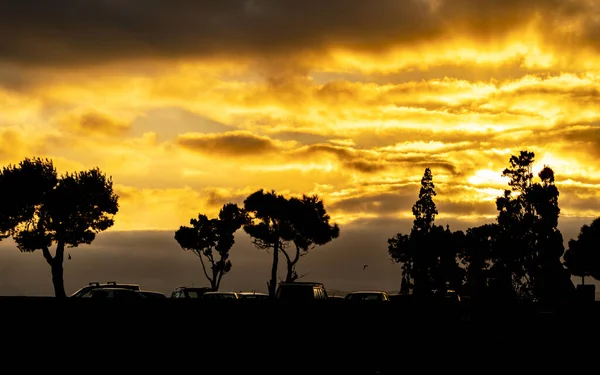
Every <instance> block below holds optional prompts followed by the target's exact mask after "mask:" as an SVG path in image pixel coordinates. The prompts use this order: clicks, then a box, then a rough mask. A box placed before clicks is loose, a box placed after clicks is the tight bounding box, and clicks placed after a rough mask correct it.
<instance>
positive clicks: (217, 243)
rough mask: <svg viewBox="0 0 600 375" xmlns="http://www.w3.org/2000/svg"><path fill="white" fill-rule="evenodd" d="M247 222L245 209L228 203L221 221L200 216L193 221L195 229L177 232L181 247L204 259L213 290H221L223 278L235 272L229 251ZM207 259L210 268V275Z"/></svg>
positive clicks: (221, 212)
mask: <svg viewBox="0 0 600 375" xmlns="http://www.w3.org/2000/svg"><path fill="white" fill-rule="evenodd" d="M247 222H248V217H247V215H246V213H245V212H244V210H242V209H240V208H239V207H238V206H237V205H236V204H233V203H228V204H225V205H224V206H223V208H221V211H220V212H219V217H218V218H216V219H209V218H208V217H207V216H206V215H202V214H200V215H198V219H191V220H190V224H191V227H185V226H182V227H180V228H179V229H178V230H177V231H176V232H175V240H176V241H177V243H179V246H181V248H182V249H184V250H189V251H192V252H193V253H194V254H196V256H198V258H199V259H200V262H201V263H202V271H203V272H204V276H205V277H206V279H207V280H208V282H209V283H210V287H211V289H212V290H213V291H217V290H219V286H220V285H221V280H222V279H223V276H224V275H225V274H226V273H228V272H229V271H230V270H231V261H230V260H229V250H231V248H232V247H233V244H234V243H235V239H234V233H235V232H236V231H237V230H238V229H240V228H241V227H242V226H243V225H244V224H246V223H247ZM217 255H218V258H217ZM204 258H206V260H207V262H208V263H209V265H210V270H211V274H210V275H209V274H208V272H207V270H206V265H205V263H204Z"/></svg>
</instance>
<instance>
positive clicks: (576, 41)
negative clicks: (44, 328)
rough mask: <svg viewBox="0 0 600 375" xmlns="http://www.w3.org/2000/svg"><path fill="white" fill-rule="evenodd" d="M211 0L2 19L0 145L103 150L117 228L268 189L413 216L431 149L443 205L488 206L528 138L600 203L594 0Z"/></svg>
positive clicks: (78, 160)
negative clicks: (138, 10) (50, 25)
mask: <svg viewBox="0 0 600 375" xmlns="http://www.w3.org/2000/svg"><path fill="white" fill-rule="evenodd" d="M66 1H67V0H64V1H63V2H66ZM132 3H134V2H132ZM200 3H203V4H206V3H208V2H198V5H193V4H194V3H192V2H186V3H185V4H184V5H182V6H181V7H179V8H178V9H172V6H168V5H167V2H164V4H165V5H164V6H163V7H165V9H167V11H170V12H172V15H171V16H170V17H169V21H164V20H162V21H160V22H159V21H158V20H159V19H160V18H159V17H160V14H161V13H162V12H164V11H165V10H164V9H159V8H160V6H156V5H153V6H151V7H149V8H148V9H147V10H145V11H144V12H142V14H140V15H138V16H136V17H135V18H136V19H139V20H136V21H132V22H133V24H132V25H129V26H123V25H120V24H118V23H117V21H109V20H108V19H106V20H104V21H103V20H102V19H100V20H98V21H97V23H95V24H97V25H98V30H102V31H103V32H106V33H107V35H111V37H110V38H111V39H110V40H111V41H112V42H103V41H102V40H93V38H94V34H93V33H90V35H87V32H86V33H84V34H85V35H78V32H79V30H78V29H77V27H78V25H79V24H85V23H86V22H85V19H84V20H79V21H77V20H75V21H74V20H67V19H65V20H64V25H63V24H62V23H55V24H56V25H59V26H56V28H57V29H56V30H55V31H56V32H50V31H48V30H47V28H46V27H45V24H44V20H43V19H42V18H43V17H42V15H41V14H43V11H44V10H43V9H40V10H39V12H40V14H39V15H36V14H37V13H36V12H35V11H33V14H30V16H31V20H29V21H26V22H23V25H22V26H19V25H17V24H12V25H8V26H7V27H10V28H11V30H12V32H11V33H10V34H7V33H2V30H3V26H0V35H3V36H0V39H2V40H0V45H3V46H4V47H3V48H4V50H6V51H8V53H3V56H2V57H0V68H2V72H0V145H1V150H2V152H0V162H1V163H2V164H8V163H15V162H18V161H20V160H21V159H23V158H24V157H27V156H29V157H31V156H41V157H48V158H52V159H53V160H54V162H55V164H56V165H57V167H58V169H59V171H60V172H66V171H73V170H77V169H82V168H92V167H95V166H99V167H100V168H101V169H102V170H103V171H105V172H106V173H108V174H110V175H112V176H113V179H114V181H115V184H116V186H117V192H118V193H119V195H120V207H121V209H120V212H119V214H118V216H117V218H116V224H115V226H114V228H113V229H115V230H136V229H167V230H171V229H175V228H177V227H178V226H179V225H182V224H185V223H187V222H188V220H189V218H190V217H193V216H195V215H197V214H198V212H203V213H206V214H208V215H214V214H216V213H217V212H218V209H219V208H220V206H222V205H223V204H224V203H226V202H229V201H232V202H236V203H241V202H242V201H243V200H244V198H245V196H247V195H248V194H249V193H251V192H252V191H255V190H257V189H261V188H263V189H266V190H271V189H274V190H276V191H277V192H280V193H285V194H287V195H300V194H303V193H306V194H313V193H315V194H319V195H321V196H323V197H324V199H325V203H326V207H327V208H328V210H329V211H330V212H331V214H332V217H333V218H334V219H335V220H337V221H338V222H339V223H341V224H344V223H351V222H353V221H355V220H357V219H365V218H374V217H375V218H376V217H386V218H390V219H395V218H406V217H410V216H411V215H412V214H411V206H412V204H413V203H414V201H415V200H416V198H417V195H418V183H419V180H420V177H421V176H422V174H423V171H424V169H425V168H426V167H430V168H431V169H432V171H433V178H434V183H435V184H436V188H437V190H438V196H437V201H436V202H438V209H439V211H440V216H439V217H440V218H457V219H464V220H468V221H474V222H487V221H489V220H493V217H494V215H495V214H494V212H495V204H494V199H495V197H496V196H498V195H499V194H501V193H502V190H503V189H504V188H506V187H507V180H506V178H503V177H502V170H503V169H504V168H506V167H507V166H508V159H509V157H510V155H511V153H513V154H514V153H517V152H518V151H520V150H524V149H527V150H530V151H534V152H535V153H536V163H535V172H536V173H537V172H538V171H539V170H540V169H541V168H542V167H543V166H544V165H549V166H550V167H552V168H553V169H554V170H555V172H556V179H557V185H558V186H559V189H560V192H561V195H560V199H561V203H560V206H561V210H562V213H561V214H562V215H563V216H577V217H590V218H592V217H596V216H598V215H599V214H600V203H598V202H599V200H598V198H599V192H600V164H599V163H598V156H599V155H600V133H599V130H598V124H599V123H600V122H599V121H600V102H599V100H598V99H599V98H600V94H599V92H600V57H599V56H598V51H599V50H600V38H599V37H598V35H600V27H599V26H598V25H599V24H598V22H597V21H598V20H597V18H594V17H595V15H597V14H600V9H598V5H597V4H596V2H591V1H584V0H569V1H560V2H558V1H541V0H537V1H529V2H519V1H508V2H504V1H495V0H486V1H482V2H481V3H482V4H481V6H477V7H475V6H473V5H472V4H473V2H472V1H468V0H445V1H436V2H435V4H436V5H432V4H433V2H430V1H425V0H411V1H408V0H407V1H401V2H397V1H383V0H382V1H377V2H374V4H370V2H366V1H365V2H360V1H354V0H352V1H348V2H347V3H346V2H339V1H331V2H327V4H326V5H325V4H323V5H319V4H320V3H319V2H315V1H308V2H307V4H306V8H303V10H302V11H300V10H298V9H296V8H295V7H294V6H293V3H292V2H290V1H281V2H279V1H277V2H276V1H265V2H253V1H233V2H232V3H231V4H228V9H227V11H226V10H225V6H224V5H223V7H221V6H220V5H214V6H213V5H211V6H208V5H200ZM224 3H226V2H224ZM280 3H286V4H287V5H288V6H290V9H289V10H286V9H284V6H283V5H281V4H280ZM298 3H300V2H298ZM375 3H376V4H375ZM102 4H103V5H102ZM109 4H112V2H111V3H104V2H102V3H101V2H98V4H97V5H94V6H93V7H98V8H101V7H118V5H116V2H115V5H109ZM484 4H485V6H484ZM129 7H130V6H129V5H123V6H122V7H121V8H120V9H119V10H115V9H113V11H119V12H121V11H122V12H123V14H124V15H125V14H128V12H129V11H131V9H129ZM340 8H344V9H345V10H344V12H345V14H346V16H344V17H342V15H341V11H340V10H339V9H340ZM1 11H2V7H1V6H0V12H1ZM10 11H14V12H17V10H15V9H12V8H11V9H9V10H7V12H10ZM211 12H212V13H211ZM88 13H89V14H93V13H94V12H93V10H92V11H90V12H85V14H86V15H87V14H88ZM155 13H156V14H155ZM74 14H76V12H75V13H74ZM190 14H195V15H196V16H195V17H191V18H190V16H189V15H190ZM377 15H379V16H377ZM38 16H39V17H38ZM47 17H52V14H48V15H47ZM56 17H67V16H65V15H62V16H59V15H56ZM73 17H74V18H75V16H73ZM82 17H84V18H85V17H86V16H85V15H82ZM207 20H213V21H211V22H212V23H210V22H208V21H207ZM14 22H16V21H14ZM9 23H10V22H9ZM205 23H207V24H209V25H208V26H204V27H200V26H197V25H202V24H205ZM221 23H222V24H221ZM299 23H303V24H304V23H306V27H302V28H301V27H298V25H299ZM159 24H160V26H161V27H162V28H164V30H167V31H165V32H164V33H165V34H156V30H154V29H156V28H157V25H159ZM219 25H221V26H219ZM224 25H230V26H224ZM234 25H235V26H234ZM213 27H214V28H215V29H214V30H213V29H212V28H213ZM26 28H27V30H30V31H31V33H33V34H30V35H35V33H38V34H39V36H40V37H39V38H33V39H35V40H39V41H38V42H36V43H34V44H35V45H32V46H28V47H27V48H20V46H22V45H24V43H26V42H27V37H26V36H21V34H25V33H22V32H20V31H19V30H26ZM58 28H64V30H63V29H61V30H58ZM129 28H131V33H129V31H128V30H130V29H129ZM288 28H289V29H288ZM65 30H66V31H65ZM59 31H60V32H59ZM63 31H64V32H63ZM9 35H11V36H9ZM42 35H45V37H44V38H42V37H41V36H42ZM86 35H87V37H88V38H92V40H88V41H87V42H85V43H84V42H82V39H81V38H86ZM134 35H135V37H134ZM8 39H11V40H10V41H9V40H8ZM94 43H95V44H94ZM53 46H62V47H61V48H55V47H53ZM84 46H85V47H84ZM34 51H35V52H34ZM7 56H8V57H7Z"/></svg>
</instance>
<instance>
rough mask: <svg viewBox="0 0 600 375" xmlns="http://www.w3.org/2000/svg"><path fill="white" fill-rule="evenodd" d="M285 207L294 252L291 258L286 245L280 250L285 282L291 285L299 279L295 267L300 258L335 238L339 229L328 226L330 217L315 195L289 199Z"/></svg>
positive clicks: (334, 225) (335, 226) (321, 201)
mask: <svg viewBox="0 0 600 375" xmlns="http://www.w3.org/2000/svg"><path fill="white" fill-rule="evenodd" d="M287 205H288V206H289V214H290V221H291V225H292V231H293V233H292V237H293V238H292V240H291V243H292V244H293V245H294V250H295V252H294V253H293V257H292V256H290V254H288V251H287V250H286V248H287V247H288V246H287V244H283V245H282V246H281V247H280V250H281V252H282V253H283V255H284V256H285V259H286V262H287V274H286V277H285V282H286V283H291V282H294V281H295V280H297V279H298V277H299V276H298V273H297V272H296V265H297V263H298V260H300V257H301V256H304V255H306V254H308V251H309V250H311V249H313V248H314V247H315V246H322V245H325V244H326V243H328V242H330V241H332V240H333V239H335V238H337V237H338V236H339V234H340V228H339V227H338V225H337V224H333V225H330V224H329V220H330V216H329V215H328V214H327V211H326V210H325V206H324V204H323V200H321V199H320V198H319V197H318V196H316V195H314V196H306V195H303V196H302V198H290V199H289V200H288V201H287Z"/></svg>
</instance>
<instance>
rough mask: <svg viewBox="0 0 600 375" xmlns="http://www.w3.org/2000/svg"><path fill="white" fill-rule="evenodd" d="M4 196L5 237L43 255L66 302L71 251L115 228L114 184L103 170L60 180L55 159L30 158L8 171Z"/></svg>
mask: <svg viewBox="0 0 600 375" xmlns="http://www.w3.org/2000/svg"><path fill="white" fill-rule="evenodd" d="M0 197H1V198H0V232H2V234H3V237H4V238H6V237H9V236H12V238H13V239H14V240H15V242H16V244H17V247H18V249H19V250H20V251H22V252H33V251H35V250H41V251H42V254H43V255H44V258H45V259H46V262H48V264H49V265H50V268H51V271H52V283H53V285H54V293H55V296H56V297H59V298H64V297H66V293H65V287H64V281H63V260H64V252H65V247H77V246H78V245H80V244H91V243H92V241H93V240H94V239H95V238H96V234H97V233H99V232H102V231H104V230H106V229H108V228H110V227H111V226H112V225H113V224H114V220H113V218H114V215H115V214H116V213H117V212H118V196H117V195H116V194H114V192H113V183H112V179H111V178H110V177H109V178H107V177H106V176H105V175H104V174H103V173H102V172H100V170H99V169H97V168H96V169H91V170H88V171H83V172H76V173H66V174H64V175H62V176H61V177H58V176H57V173H56V169H55V168H54V165H53V163H52V161H51V160H42V159H40V158H34V159H29V158H26V159H25V160H23V161H21V162H20V163H19V165H9V166H8V167H4V168H3V169H2V172H1V173H0ZM53 244H56V251H55V254H54V256H52V254H51V253H50V247H51V246H52V245H53Z"/></svg>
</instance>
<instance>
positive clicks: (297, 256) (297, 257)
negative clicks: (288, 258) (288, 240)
mask: <svg viewBox="0 0 600 375" xmlns="http://www.w3.org/2000/svg"><path fill="white" fill-rule="evenodd" d="M294 245H296V244H294ZM298 259H300V247H298V245H296V256H295V257H294V261H293V262H292V264H296V263H298Z"/></svg>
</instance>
